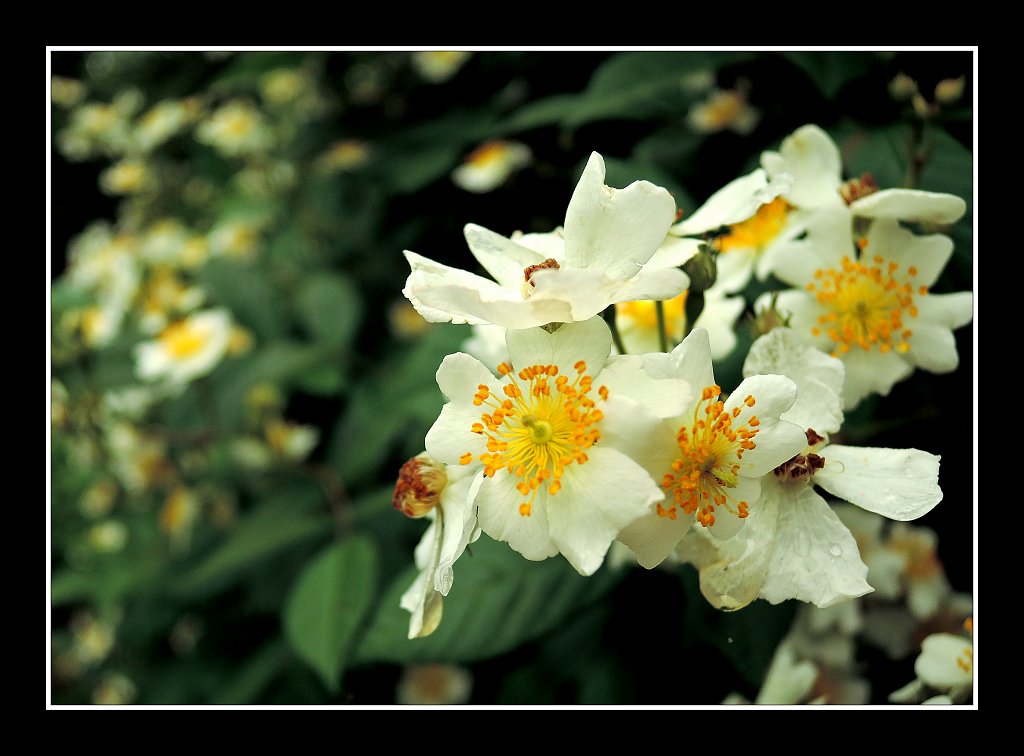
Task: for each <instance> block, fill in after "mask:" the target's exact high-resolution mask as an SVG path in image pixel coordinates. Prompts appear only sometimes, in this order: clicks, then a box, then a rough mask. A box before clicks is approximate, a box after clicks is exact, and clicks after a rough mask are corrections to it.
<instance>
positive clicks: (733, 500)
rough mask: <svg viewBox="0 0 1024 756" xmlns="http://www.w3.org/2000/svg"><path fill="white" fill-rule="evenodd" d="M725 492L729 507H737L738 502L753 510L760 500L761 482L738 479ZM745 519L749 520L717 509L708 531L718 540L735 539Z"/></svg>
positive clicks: (744, 523)
mask: <svg viewBox="0 0 1024 756" xmlns="http://www.w3.org/2000/svg"><path fill="white" fill-rule="evenodd" d="M725 492H726V496H727V497H728V499H729V503H730V505H731V506H733V507H738V505H739V503H740V502H746V503H747V504H749V505H750V506H751V508H754V506H756V503H757V500H758V499H760V498H761V482H760V481H759V480H757V479H755V478H744V477H739V478H737V480H736V485H735V486H733V487H732V488H727V489H725ZM747 519H749V518H746V517H743V518H741V517H737V516H736V515H734V514H733V513H732V512H730V511H729V510H728V509H724V508H721V507H719V508H717V509H716V510H715V521H714V523H712V525H711V526H710V527H708V530H709V531H710V532H711V535H713V536H714V537H715V538H717V539H718V540H720V541H728V540H731V539H732V538H735V537H736V534H737V533H739V532H740V531H741V530H742V529H743V526H744V525H746V523H747Z"/></svg>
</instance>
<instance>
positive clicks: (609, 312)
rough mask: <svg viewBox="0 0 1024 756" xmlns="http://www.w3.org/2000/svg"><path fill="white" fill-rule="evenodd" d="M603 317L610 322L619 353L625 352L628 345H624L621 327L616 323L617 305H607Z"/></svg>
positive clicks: (610, 328) (613, 340) (609, 325)
mask: <svg viewBox="0 0 1024 756" xmlns="http://www.w3.org/2000/svg"><path fill="white" fill-rule="evenodd" d="M601 317H603V318H604V322H605V323H607V324H608V330H610V331H611V332H612V343H614V344H615V348H616V349H617V350H618V351H619V354H625V353H626V347H624V346H623V345H622V336H620V335H619V327H618V326H617V325H616V324H615V305H608V306H607V307H605V308H604V312H602V313H601Z"/></svg>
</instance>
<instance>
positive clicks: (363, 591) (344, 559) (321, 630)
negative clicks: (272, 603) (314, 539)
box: [284, 536, 377, 692]
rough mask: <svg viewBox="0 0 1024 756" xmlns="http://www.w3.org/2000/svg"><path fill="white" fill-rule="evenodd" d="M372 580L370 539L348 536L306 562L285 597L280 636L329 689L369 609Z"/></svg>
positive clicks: (374, 576)
mask: <svg viewBox="0 0 1024 756" xmlns="http://www.w3.org/2000/svg"><path fill="white" fill-rule="evenodd" d="M376 583H377V553H376V549H375V547H374V543H373V541H372V540H370V539H368V538H365V537H362V536H353V537H351V538H349V539H348V540H346V541H345V542H344V543H340V544H337V545H334V546H331V547H330V548H328V549H326V550H325V551H323V552H322V553H321V554H320V555H319V556H318V557H316V558H315V559H314V560H313V561H311V562H310V563H309V564H308V566H307V567H306V569H305V570H304V571H303V573H302V574H301V575H300V576H299V578H298V580H297V581H296V582H295V587H294V588H293V589H292V593H291V595H290V596H289V597H288V602H287V605H286V606H285V610H284V629H285V635H286V636H287V638H288V641H289V643H291V645H292V648H293V649H295V652H296V653H297V654H298V655H299V656H300V657H301V658H302V659H303V660H304V661H306V662H307V663H308V664H309V665H310V666H312V667H313V668H314V669H315V670H316V671H317V672H318V673H319V675H320V677H321V678H322V679H323V681H324V684H325V685H326V686H327V687H328V689H329V690H331V691H332V692H334V691H337V689H338V682H339V679H340V677H341V673H342V670H343V669H344V667H345V661H346V657H347V654H348V651H349V646H350V645H351V641H352V637H353V634H354V633H355V631H356V629H357V628H358V627H359V624H360V623H361V622H362V620H363V617H364V616H365V615H366V612H367V610H368V609H369V608H370V604H371V603H372V601H373V597H374V594H375V591H376Z"/></svg>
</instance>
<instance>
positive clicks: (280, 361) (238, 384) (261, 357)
mask: <svg viewBox="0 0 1024 756" xmlns="http://www.w3.org/2000/svg"><path fill="white" fill-rule="evenodd" d="M336 351H337V350H336V349H335V348H334V347H332V346H330V345H327V344H297V343H295V342H288V341H281V342H276V343H271V344H267V345H266V346H265V347H263V348H259V347H257V351H256V352H255V353H254V354H251V355H248V356H246V357H243V358H240V359H238V360H237V361H232V362H229V363H228V364H225V365H223V366H221V367H220V368H219V369H218V371H217V373H216V374H215V375H214V376H213V377H214V378H215V384H214V385H215V392H216V397H217V405H218V410H219V419H220V422H221V423H222V425H224V426H225V427H228V428H231V427H237V426H238V424H239V423H240V422H241V420H242V418H243V416H244V413H245V394H246V392H247V391H248V390H249V389H251V388H252V387H253V386H255V385H256V384H257V383H264V382H265V383H270V384H278V385H281V386H282V387H283V388H287V387H289V386H291V385H294V384H301V383H302V382H303V381H305V380H306V379H307V378H308V377H309V374H310V373H314V372H315V371H318V370H320V369H322V368H323V367H324V366H325V364H327V365H330V364H332V363H333V362H334V361H336V360H337V355H336ZM314 380H315V378H314Z"/></svg>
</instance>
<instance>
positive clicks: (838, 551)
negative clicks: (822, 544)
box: [828, 543, 843, 562]
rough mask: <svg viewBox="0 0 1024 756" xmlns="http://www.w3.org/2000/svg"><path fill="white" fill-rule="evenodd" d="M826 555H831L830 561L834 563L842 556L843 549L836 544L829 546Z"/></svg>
mask: <svg viewBox="0 0 1024 756" xmlns="http://www.w3.org/2000/svg"><path fill="white" fill-rule="evenodd" d="M828 553H829V554H831V555H832V561H833V562H834V561H836V560H837V559H838V558H839V557H841V556H842V555H843V549H842V547H841V546H840V545H839V544H838V543H832V544H829V547H828Z"/></svg>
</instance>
